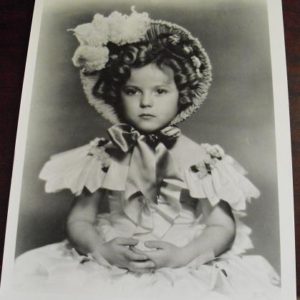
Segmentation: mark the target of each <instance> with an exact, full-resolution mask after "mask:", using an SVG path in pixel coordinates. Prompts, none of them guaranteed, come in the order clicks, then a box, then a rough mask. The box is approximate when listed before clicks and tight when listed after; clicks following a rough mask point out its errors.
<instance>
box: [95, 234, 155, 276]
mask: <svg viewBox="0 0 300 300" xmlns="http://www.w3.org/2000/svg"><path fill="white" fill-rule="evenodd" d="M137 243H138V241H137V240H135V239H133V238H121V237H117V238H114V239H112V240H110V241H108V242H105V243H103V244H101V245H100V246H99V247H98V248H97V249H96V250H95V251H93V252H92V256H93V257H94V258H95V259H96V261H98V263H100V264H103V263H102V262H103V259H102V257H103V258H104V259H105V260H107V261H108V262H109V263H110V264H112V265H115V266H117V267H119V268H124V269H127V270H129V271H131V272H135V273H146V272H150V271H151V270H152V269H153V268H154V267H155V264H154V263H153V262H152V261H151V260H149V258H148V257H147V256H146V255H145V254H144V253H143V252H142V251H140V250H137V249H135V250H134V251H133V250H132V248H133V247H134V246H135V245H136V244H137ZM101 259H102V260H101Z"/></svg>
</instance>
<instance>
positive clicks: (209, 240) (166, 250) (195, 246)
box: [145, 201, 235, 268]
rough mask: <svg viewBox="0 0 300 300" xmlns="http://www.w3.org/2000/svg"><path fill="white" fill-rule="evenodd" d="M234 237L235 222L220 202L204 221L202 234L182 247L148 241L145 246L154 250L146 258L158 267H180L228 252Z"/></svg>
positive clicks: (225, 206)
mask: <svg viewBox="0 0 300 300" xmlns="http://www.w3.org/2000/svg"><path fill="white" fill-rule="evenodd" d="M234 236H235V222H234V219H233V216H232V212H231V208H230V207H229V205H228V204H227V203H226V202H224V201H221V202H220V203H219V204H218V205H217V206H216V207H214V208H213V210H212V211H211V213H210V214H209V216H208V217H207V219H206V228H205V229H204V231H203V233H202V234H201V235H200V236H199V237H197V238H195V239H194V240H193V241H192V242H190V243H189V244H188V245H186V246H184V247H177V246H175V245H173V244H170V243H166V242H163V241H148V242H146V243H145V245H146V246H147V247H149V248H156V251H149V252H147V255H148V257H149V258H150V259H151V260H153V261H154V262H155V265H156V267H157V268H160V267H174V268H176V267H182V266H185V265H187V264H188V263H189V262H191V261H192V260H194V259H195V258H197V257H199V256H201V255H203V256H207V254H210V253H213V254H214V255H215V256H218V255H220V254H222V253H223V252H225V251H226V250H228V249H229V248H230V246H231V244H232V242H233V239H234Z"/></svg>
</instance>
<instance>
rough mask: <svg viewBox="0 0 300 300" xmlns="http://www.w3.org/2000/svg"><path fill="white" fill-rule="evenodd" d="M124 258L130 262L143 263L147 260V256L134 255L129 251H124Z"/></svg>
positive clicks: (134, 253)
mask: <svg viewBox="0 0 300 300" xmlns="http://www.w3.org/2000/svg"><path fill="white" fill-rule="evenodd" d="M125 257H126V258H127V259H128V260H130V261H145V260H147V259H148V256H146V255H145V254H142V253H136V252H133V251H131V250H127V251H125Z"/></svg>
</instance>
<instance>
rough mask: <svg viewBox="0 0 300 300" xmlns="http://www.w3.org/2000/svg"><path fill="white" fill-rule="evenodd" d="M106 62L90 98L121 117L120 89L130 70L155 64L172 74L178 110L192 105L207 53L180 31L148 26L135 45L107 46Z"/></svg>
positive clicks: (109, 44) (157, 25)
mask: <svg viewBox="0 0 300 300" xmlns="http://www.w3.org/2000/svg"><path fill="white" fill-rule="evenodd" d="M107 47H108V48H109V55H110V56H109V62H108V63H107V66H106V68H105V69H103V70H101V71H100V72H99V78H98V81H97V83H96V84H95V86H94V88H93V95H94V96H95V97H96V98H99V99H105V102H106V103H107V104H110V105H112V106H113V107H115V109H116V110H117V113H118V115H119V116H120V115H121V111H120V110H119V108H120V90H121V87H122V86H123V85H124V84H125V83H126V82H127V80H128V79H129V78H130V75H131V69H132V68H139V67H143V66H145V65H147V64H149V63H155V64H156V65H157V66H158V67H159V68H163V67H169V68H171V69H172V70H173V72H174V81H175V84H176V87H177V89H178V91H179V111H182V110H184V109H186V108H187V107H188V106H189V105H191V104H192V99H193V98H194V97H195V96H197V90H198V89H199V87H200V86H201V84H202V82H203V80H204V77H205V69H207V68H209V66H207V65H206V64H205V63H203V62H205V61H207V57H206V53H205V52H204V51H203V49H201V50H202V51H201V50H200V49H199V45H197V44H196V42H195V41H194V40H192V39H190V38H189V36H188V34H186V32H184V31H183V30H180V29H177V28H176V29H173V28H172V30H171V29H170V27H169V26H167V25H164V24H155V23H152V24H151V28H150V29H149V30H148V32H147V34H146V38H145V40H143V41H141V42H137V43H132V44H126V45H123V46H117V45H115V44H113V43H108V45H107ZM195 56H196V57H197V58H198V59H199V62H200V64H201V65H200V67H199V66H195V62H194V61H193V57H195Z"/></svg>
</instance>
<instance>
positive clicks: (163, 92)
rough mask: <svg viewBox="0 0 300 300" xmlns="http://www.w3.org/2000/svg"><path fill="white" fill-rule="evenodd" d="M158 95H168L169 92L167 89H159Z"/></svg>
mask: <svg viewBox="0 0 300 300" xmlns="http://www.w3.org/2000/svg"><path fill="white" fill-rule="evenodd" d="M156 93H157V94H159V95H162V94H167V93H168V91H167V90H166V89H161V88H159V89H157V90H156Z"/></svg>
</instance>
